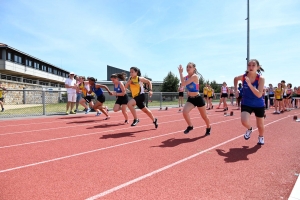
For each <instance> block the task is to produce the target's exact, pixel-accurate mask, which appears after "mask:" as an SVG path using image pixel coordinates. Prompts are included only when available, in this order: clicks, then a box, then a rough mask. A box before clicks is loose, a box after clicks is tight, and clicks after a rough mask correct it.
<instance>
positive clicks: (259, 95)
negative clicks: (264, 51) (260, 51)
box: [234, 59, 265, 145]
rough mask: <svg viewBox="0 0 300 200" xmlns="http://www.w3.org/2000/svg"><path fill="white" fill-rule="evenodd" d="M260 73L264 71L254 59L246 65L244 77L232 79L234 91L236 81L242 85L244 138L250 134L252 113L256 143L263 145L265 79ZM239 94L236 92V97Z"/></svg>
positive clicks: (247, 137)
mask: <svg viewBox="0 0 300 200" xmlns="http://www.w3.org/2000/svg"><path fill="white" fill-rule="evenodd" d="M261 71H264V70H263V69H262V68H261V66H260V65H259V62H258V61H257V60H256V59H252V60H250V61H249V63H248V68H247V71H246V73H245V74H244V75H241V76H238V77H235V78H234V86H235V91H237V84H238V81H242V83H243V99H242V109H241V122H242V124H243V126H244V127H246V128H247V131H246V133H245V135H244V138H245V139H246V140H248V139H249V138H250V136H251V133H252V126H251V125H250V115H251V113H252V112H254V114H255V117H256V125H257V128H258V133H259V137H258V143H257V144H259V145H263V144H264V115H265V108H264V100H263V98H264V97H263V89H264V85H265V79H264V78H263V77H262V76H261V75H260V74H261ZM238 96H239V93H238V92H236V97H238Z"/></svg>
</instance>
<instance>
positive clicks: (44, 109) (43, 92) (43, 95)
mask: <svg viewBox="0 0 300 200" xmlns="http://www.w3.org/2000/svg"><path fill="white" fill-rule="evenodd" d="M42 103H43V115H46V104H45V90H43V91H42Z"/></svg>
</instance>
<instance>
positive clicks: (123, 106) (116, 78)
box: [110, 72, 128, 124]
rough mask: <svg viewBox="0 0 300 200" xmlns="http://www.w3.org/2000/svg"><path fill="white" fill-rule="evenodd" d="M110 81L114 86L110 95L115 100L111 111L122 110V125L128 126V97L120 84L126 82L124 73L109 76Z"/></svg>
mask: <svg viewBox="0 0 300 200" xmlns="http://www.w3.org/2000/svg"><path fill="white" fill-rule="evenodd" d="M110 80H111V81H112V82H113V84H114V92H112V95H113V96H116V98H117V100H116V103H115V105H114V108H113V111H114V112H118V111H120V110H122V113H123V115H124V118H125V122H124V123H125V124H128V114H127V103H128V95H127V94H126V89H125V86H124V84H123V83H122V81H125V80H126V73H125V72H123V73H117V74H112V75H111V76H110ZM120 80H121V81H120Z"/></svg>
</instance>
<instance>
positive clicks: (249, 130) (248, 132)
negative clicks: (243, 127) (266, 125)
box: [244, 127, 252, 140]
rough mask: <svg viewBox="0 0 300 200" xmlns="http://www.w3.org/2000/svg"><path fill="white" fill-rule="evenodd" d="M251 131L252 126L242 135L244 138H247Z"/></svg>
mask: <svg viewBox="0 0 300 200" xmlns="http://www.w3.org/2000/svg"><path fill="white" fill-rule="evenodd" d="M251 133H252V127H251V128H250V129H248V130H247V131H246V133H245V135H244V138H245V140H249V139H250V136H251Z"/></svg>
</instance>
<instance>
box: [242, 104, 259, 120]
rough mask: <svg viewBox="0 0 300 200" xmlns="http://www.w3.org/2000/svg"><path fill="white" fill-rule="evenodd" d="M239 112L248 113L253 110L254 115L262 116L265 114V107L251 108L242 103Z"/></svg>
mask: <svg viewBox="0 0 300 200" xmlns="http://www.w3.org/2000/svg"><path fill="white" fill-rule="evenodd" d="M241 112H248V113H249V114H250V115H251V113H252V112H254V114H255V117H259V118H262V117H264V116H265V107H261V108H253V107H249V106H245V105H242V106H241Z"/></svg>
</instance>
